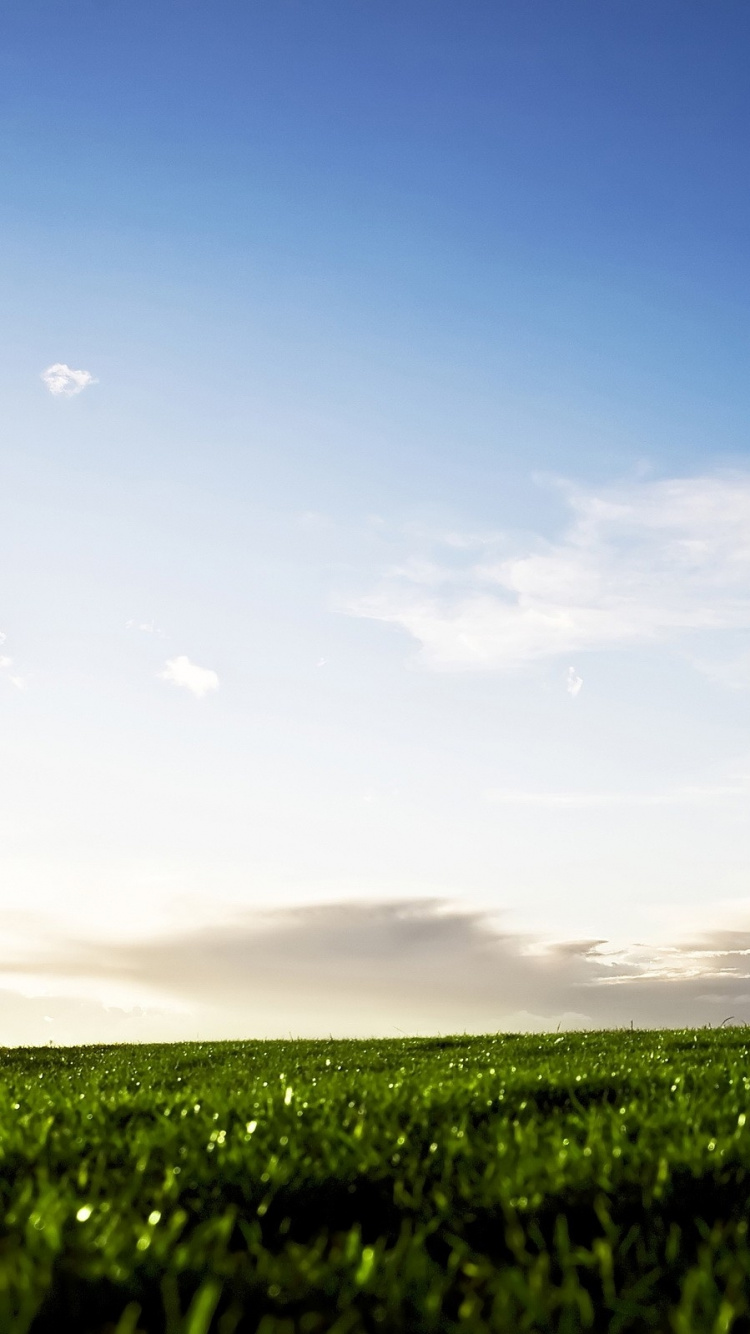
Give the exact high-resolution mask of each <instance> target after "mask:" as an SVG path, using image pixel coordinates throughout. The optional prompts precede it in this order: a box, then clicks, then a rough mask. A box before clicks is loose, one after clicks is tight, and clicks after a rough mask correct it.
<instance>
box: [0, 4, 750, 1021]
mask: <svg viewBox="0 0 750 1334" xmlns="http://www.w3.org/2000/svg"><path fill="white" fill-rule="evenodd" d="M1 26H2V35H1V37H0V87H2V95H1V97H0V289H1V290H2V294H3V295H2V309H3V319H2V327H1V329H0V339H1V340H2V342H1V346H0V391H1V392H2V401H3V427H2V447H1V449H0V567H1V568H2V572H3V577H2V581H1V584H0V633H1V634H2V636H3V637H2V641H1V642H0V717H1V718H2V724H1V725H2V752H1V754H2V764H1V765H0V944H1V946H2V948H1V950H0V1042H4V1043H8V1044H13V1043H18V1042H28V1043H39V1042H48V1041H50V1040H51V1041H54V1042H77V1041H94V1040H95V1041H116V1040H122V1039H149V1040H151V1039H175V1038H193V1037H210V1038H220V1037H238V1036H248V1037H252V1036H270V1037H273V1036H287V1035H288V1034H289V1033H292V1034H301V1035H302V1034H304V1035H313V1036H314V1035H326V1036H327V1035H328V1033H329V1032H331V1033H334V1034H341V1035H353V1034H363V1035H367V1034H371V1033H372V1034H383V1035H391V1036H395V1035H397V1034H398V1033H401V1032H415V1033H416V1032H419V1033H433V1032H447V1031H495V1030H499V1029H519V1028H520V1029H531V1030H535V1029H545V1028H554V1027H557V1026H558V1025H561V1026H564V1027H568V1026H569V1027H586V1026H589V1027H596V1026H602V1025H618V1024H629V1023H630V1022H631V1021H633V1022H635V1023H638V1024H642V1025H661V1024H707V1023H711V1024H715V1023H717V1022H722V1021H723V1020H724V1019H725V1018H728V1017H729V1016H735V1017H736V1021H737V1022H739V1021H740V1020H748V1021H750V887H749V885H748V865H749V864H750V821H748V818H747V817H748V805H749V803H750V730H749V724H750V707H749V706H750V459H749V458H748V425H749V421H750V411H749V409H750V399H749V396H748V350H749V343H750V338H749V335H748V320H747V313H748V297H749V296H750V269H749V266H748V253H749V249H748V243H749V239H750V238H749V236H748V224H749V223H750V186H749V185H748V173H747V141H748V132H749V131H750V86H749V85H748V81H747V69H746V64H747V61H746V52H747V47H748V41H749V40H750V11H748V8H747V6H746V4H745V3H744V0H720V2H719V3H717V4H714V5H710V6H707V5H705V4H702V3H696V2H695V0H679V3H678V2H677V0H662V3H660V4H659V5H653V4H652V3H646V0H627V3H626V2H625V0H611V2H610V3H607V4H606V5H602V4H600V3H598V2H595V0H575V3H567V4H560V3H559V0H531V3H529V0H508V2H507V3H504V4H502V5H498V4H496V3H494V2H490V0H474V2H473V3H472V4H470V5H457V4H452V3H444V2H443V0H430V2H429V3H426V0H425V2H420V3H418V2H417V0H398V3H395V0H393V2H391V0H382V2H381V3H379V4H377V5H375V4H372V3H369V2H367V0H355V2H354V3H352V2H351V0H347V3H343V0H341V2H339V0H320V3H317V4H315V5H310V4H307V3H303V0H279V2H278V3H276V4H273V5H261V4H257V3H255V2H254V0H253V2H251V3H245V2H244V0H243V2H242V3H240V0H216V3H214V4H212V5H211V6H210V7H208V6H206V5H204V4H198V3H195V0H180V2H179V3H177V0H156V3H154V0H149V3H148V4H147V3H145V0H134V3H132V4H130V5H128V6H126V7H123V6H115V5H113V4H109V3H107V4H102V3H100V0H70V3H68V4H67V5H66V6H65V7H64V9H63V8H60V7H55V6H51V5H49V4H48V3H46V2H45V3H42V0H25V3H24V4H23V5H20V4H16V5H12V6H9V7H6V10H5V13H4V15H3V18H2V24H1Z"/></svg>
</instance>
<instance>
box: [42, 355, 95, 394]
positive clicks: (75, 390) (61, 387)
mask: <svg viewBox="0 0 750 1334" xmlns="http://www.w3.org/2000/svg"><path fill="white" fill-rule="evenodd" d="M42 379H43V381H44V383H45V384H46V386H47V388H48V389H49V392H50V393H51V394H54V395H55V396H56V397H63V398H73V397H74V396H75V395H76V394H80V393H82V391H83V390H84V389H88V387H89V385H90V384H97V383H98V381H97V380H95V379H94V376H93V375H92V374H91V372H90V371H74V370H73V368H72V367H71V366H66V365H65V362H64V361H56V362H55V363H54V364H53V365H52V366H48V367H47V369H46V371H42Z"/></svg>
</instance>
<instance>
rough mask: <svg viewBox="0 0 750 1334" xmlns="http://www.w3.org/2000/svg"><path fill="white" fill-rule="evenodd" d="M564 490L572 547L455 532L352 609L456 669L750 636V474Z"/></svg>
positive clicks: (430, 659) (564, 542)
mask: <svg viewBox="0 0 750 1334" xmlns="http://www.w3.org/2000/svg"><path fill="white" fill-rule="evenodd" d="M559 485H560V490H561V494H562V496H563V499H564V501H565V504H566V506H567V509H568V514H569V521H568V525H567V528H566V529H565V531H564V532H563V534H562V536H561V538H560V539H559V540H556V541H550V540H546V539H544V538H542V537H538V536H537V537H533V536H532V537H530V538H525V539H520V538H517V537H516V538H511V537H509V536H507V535H504V534H501V533H495V534H488V535H476V534H470V535H468V536H467V538H466V539H465V541H464V542H463V543H462V542H461V540H460V536H459V535H457V534H455V533H451V534H450V535H448V536H445V537H443V538H442V540H441V541H440V542H439V543H438V544H437V551H432V552H430V553H428V554H425V553H423V552H422V553H417V554H414V553H412V554H411V556H410V557H409V558H408V559H407V560H406V561H405V562H404V563H402V564H401V565H400V566H398V567H396V568H394V569H391V570H389V571H386V572H385V573H384V575H383V577H382V579H381V582H380V584H379V586H378V587H377V588H375V589H374V590H373V591H372V592H371V593H370V594H368V595H366V596H362V597H359V598H357V599H355V600H354V601H353V602H351V603H350V604H349V605H348V607H347V608H346V610H347V611H348V612H349V613H350V614H352V615H355V616H362V617H368V618H371V619H375V620H381V621H384V622H386V623H389V624H391V625H396V626H400V627H401V628H403V629H404V630H406V631H407V632H408V633H409V634H410V635H412V636H413V637H414V638H415V639H416V640H417V641H418V642H419V644H420V646H421V651H420V657H421V659H422V661H423V662H424V663H425V664H426V665H427V666H429V667H433V668H442V669H450V670H468V669H482V668H484V669H501V668H513V667H518V666H520V665H521V664H523V663H527V662H529V661H534V660H540V659H544V658H549V657H553V656H556V655H558V654H566V655H567V654H573V653H576V654H578V653H582V652H586V651H591V650H596V649H613V648H614V649H625V648H630V647H634V646H641V645H644V644H657V643H667V642H678V641H679V640H681V639H684V638H685V637H686V636H692V637H694V636H696V635H702V636H706V637H711V636H714V637H715V636H716V635H717V634H719V633H721V632H734V633H735V635H736V633H737V632H743V633H747V632H748V631H750V477H749V476H747V475H744V474H743V475H737V476H732V477H687V478H673V479H668V480H665V481H658V482H653V481H640V482H635V483H632V484H630V485H621V486H614V487H610V488H608V489H605V490H597V491H592V490H588V489H585V488H583V487H577V486H574V485H571V484H568V483H560V484H559Z"/></svg>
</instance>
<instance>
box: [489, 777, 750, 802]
mask: <svg viewBox="0 0 750 1334" xmlns="http://www.w3.org/2000/svg"><path fill="white" fill-rule="evenodd" d="M484 797H485V800H486V801H490V802H493V803H494V804H495V805H500V806H546V807H549V808H551V809H554V808H558V809H560V810H566V809H567V810H585V809H587V808H589V807H592V806H692V805H704V804H713V803H715V802H725V801H743V802H747V801H750V781H748V780H746V779H742V778H740V779H738V780H737V781H736V782H729V783H714V784H705V785H703V786H701V785H699V784H695V785H693V786H685V787H673V788H664V789H662V790H661V791H655V792H607V791H602V790H600V789H597V790H595V791H592V792H586V791H582V792H576V791H567V792H544V791H541V792H535V791H529V790H525V789H523V788H490V789H489V790H488V791H487V792H485V794H484Z"/></svg>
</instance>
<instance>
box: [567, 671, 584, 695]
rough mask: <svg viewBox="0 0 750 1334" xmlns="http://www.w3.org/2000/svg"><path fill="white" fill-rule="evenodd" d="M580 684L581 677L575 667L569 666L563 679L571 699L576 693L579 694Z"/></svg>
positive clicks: (581, 683) (581, 682)
mask: <svg viewBox="0 0 750 1334" xmlns="http://www.w3.org/2000/svg"><path fill="white" fill-rule="evenodd" d="M582 685H583V677H582V676H579V675H578V673H577V671H576V669H575V667H569V668H568V675H567V677H566V681H565V688H566V690H567V692H568V694H569V695H572V696H573V699H575V697H576V695H578V694H580V692H581V686H582Z"/></svg>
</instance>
